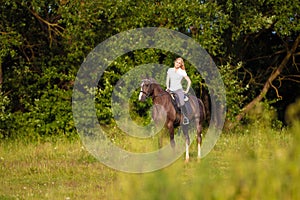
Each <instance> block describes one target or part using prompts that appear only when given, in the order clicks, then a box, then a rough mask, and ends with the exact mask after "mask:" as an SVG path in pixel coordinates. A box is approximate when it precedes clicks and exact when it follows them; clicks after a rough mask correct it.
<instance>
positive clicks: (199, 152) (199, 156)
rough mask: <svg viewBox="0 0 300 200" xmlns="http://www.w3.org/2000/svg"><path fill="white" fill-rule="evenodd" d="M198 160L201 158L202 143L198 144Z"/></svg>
mask: <svg viewBox="0 0 300 200" xmlns="http://www.w3.org/2000/svg"><path fill="white" fill-rule="evenodd" d="M198 158H201V146H200V143H198Z"/></svg>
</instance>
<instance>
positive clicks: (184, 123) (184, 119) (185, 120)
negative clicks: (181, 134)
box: [182, 116, 190, 125]
mask: <svg viewBox="0 0 300 200" xmlns="http://www.w3.org/2000/svg"><path fill="white" fill-rule="evenodd" d="M189 123H190V121H189V118H187V117H186V116H184V117H183V122H182V124H183V125H187V124H189Z"/></svg>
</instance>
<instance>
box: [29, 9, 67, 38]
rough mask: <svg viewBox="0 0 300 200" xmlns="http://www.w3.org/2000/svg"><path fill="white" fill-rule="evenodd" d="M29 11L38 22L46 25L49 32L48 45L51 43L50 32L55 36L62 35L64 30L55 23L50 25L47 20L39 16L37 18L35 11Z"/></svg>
mask: <svg viewBox="0 0 300 200" xmlns="http://www.w3.org/2000/svg"><path fill="white" fill-rule="evenodd" d="M29 11H30V12H31V13H32V14H33V16H35V17H36V18H37V19H38V20H39V21H41V22H42V23H44V24H46V25H47V27H48V32H49V39H50V44H51V43H52V34H51V32H54V33H55V34H57V35H62V31H64V28H63V27H61V26H60V25H58V24H57V23H50V22H48V21H47V20H45V19H43V18H42V17H41V16H39V14H38V13H36V12H35V11H33V10H31V9H29Z"/></svg>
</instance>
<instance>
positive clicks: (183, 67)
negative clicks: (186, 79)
mask: <svg viewBox="0 0 300 200" xmlns="http://www.w3.org/2000/svg"><path fill="white" fill-rule="evenodd" d="M177 60H178V61H180V62H181V65H180V68H181V69H182V70H185V66H184V61H183V59H182V58H180V57H179V58H176V60H175V61H174V63H175V62H176V61H177Z"/></svg>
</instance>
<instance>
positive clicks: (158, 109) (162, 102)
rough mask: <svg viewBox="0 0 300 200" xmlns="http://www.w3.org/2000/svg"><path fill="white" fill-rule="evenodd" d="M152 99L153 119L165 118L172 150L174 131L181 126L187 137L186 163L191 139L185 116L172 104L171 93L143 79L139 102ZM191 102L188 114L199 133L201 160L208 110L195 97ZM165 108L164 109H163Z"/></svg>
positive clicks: (154, 82)
mask: <svg viewBox="0 0 300 200" xmlns="http://www.w3.org/2000/svg"><path fill="white" fill-rule="evenodd" d="M148 97H149V98H152V103H153V104H154V106H153V111H152V119H153V120H154V122H155V123H157V122H159V121H160V120H162V118H165V120H166V121H165V124H164V126H165V127H166V128H167V129H168V130H169V134H170V143H171V146H172V148H173V149H174V147H175V141H174V129H175V128H176V127H178V126H180V125H181V127H182V131H183V133H184V136H185V147H186V154H185V161H186V162H188V161H189V145H190V137H189V134H188V125H185V124H183V115H182V114H181V112H180V111H179V112H178V111H177V110H178V109H176V105H174V104H173V103H172V96H171V94H170V93H169V92H167V91H165V90H163V89H162V88H161V86H160V85H159V84H158V83H157V82H156V81H155V80H153V79H143V80H142V83H141V90H140V93H139V98H138V100H139V101H145V100H146V98H148ZM189 102H190V105H191V108H192V109H191V111H190V113H189V114H188V118H189V121H190V123H194V125H195V126H196V131H197V142H198V145H197V146H198V154H197V158H198V159H200V158H201V144H202V129H203V122H204V120H205V119H206V108H205V105H204V104H203V102H202V100H201V99H199V98H197V97H196V96H194V95H189ZM162 108H163V109H162Z"/></svg>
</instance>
